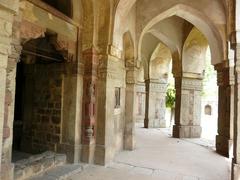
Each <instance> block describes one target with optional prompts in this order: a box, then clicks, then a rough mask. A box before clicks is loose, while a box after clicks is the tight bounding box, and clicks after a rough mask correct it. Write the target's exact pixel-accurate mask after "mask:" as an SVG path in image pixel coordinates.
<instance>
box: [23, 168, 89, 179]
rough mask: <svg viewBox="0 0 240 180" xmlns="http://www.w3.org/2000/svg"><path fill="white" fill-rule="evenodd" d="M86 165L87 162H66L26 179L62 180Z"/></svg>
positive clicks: (77, 172) (80, 170)
mask: <svg viewBox="0 0 240 180" xmlns="http://www.w3.org/2000/svg"><path fill="white" fill-rule="evenodd" d="M87 166H88V165H87V164H66V165H62V166H58V167H55V168H52V169H50V170H49V171H46V172H45V173H43V174H41V175H39V176H36V177H33V178H30V179H28V180H64V179H67V178H69V177H71V176H73V175H76V174H79V173H80V172H82V171H83V170H84V169H85V167H87Z"/></svg>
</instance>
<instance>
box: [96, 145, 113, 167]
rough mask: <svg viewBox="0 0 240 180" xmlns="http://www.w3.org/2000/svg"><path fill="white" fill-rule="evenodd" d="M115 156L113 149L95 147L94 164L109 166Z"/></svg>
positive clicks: (100, 146)
mask: <svg viewBox="0 0 240 180" xmlns="http://www.w3.org/2000/svg"><path fill="white" fill-rule="evenodd" d="M114 156H115V151H114V150H113V149H110V148H107V147H105V146H104V145H96V149H95V158H94V163H95V164H97V165H101V166H105V165H107V164H109V163H110V162H111V161H112V160H113V158H114Z"/></svg>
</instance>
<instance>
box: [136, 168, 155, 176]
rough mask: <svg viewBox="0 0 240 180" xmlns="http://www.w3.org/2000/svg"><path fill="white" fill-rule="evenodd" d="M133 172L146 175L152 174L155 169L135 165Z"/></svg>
mask: <svg viewBox="0 0 240 180" xmlns="http://www.w3.org/2000/svg"><path fill="white" fill-rule="evenodd" d="M131 174H144V175H152V174H153V169H148V168H142V167H134V168H133V170H132V171H131Z"/></svg>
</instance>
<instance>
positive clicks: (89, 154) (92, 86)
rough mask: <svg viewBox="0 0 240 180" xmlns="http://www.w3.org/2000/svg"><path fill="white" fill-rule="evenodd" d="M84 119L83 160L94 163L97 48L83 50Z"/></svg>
mask: <svg viewBox="0 0 240 180" xmlns="http://www.w3.org/2000/svg"><path fill="white" fill-rule="evenodd" d="M83 60H84V77H83V111H82V115H83V119H82V146H83V147H82V161H83V162H86V163H93V159H94V151H95V132H96V131H95V128H96V127H95V121H96V108H97V107H96V106H97V101H96V83H97V66H98V54H97V52H96V50H95V49H93V48H92V49H88V50H86V51H84V52H83Z"/></svg>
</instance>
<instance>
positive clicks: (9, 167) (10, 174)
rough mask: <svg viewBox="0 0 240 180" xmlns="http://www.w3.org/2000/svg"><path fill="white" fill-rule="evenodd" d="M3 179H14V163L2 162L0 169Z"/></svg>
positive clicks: (0, 177) (0, 175) (0, 176)
mask: <svg viewBox="0 0 240 180" xmlns="http://www.w3.org/2000/svg"><path fill="white" fill-rule="evenodd" d="M0 179H1V180H13V179H14V164H12V163H11V164H2V165H1V171H0Z"/></svg>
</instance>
